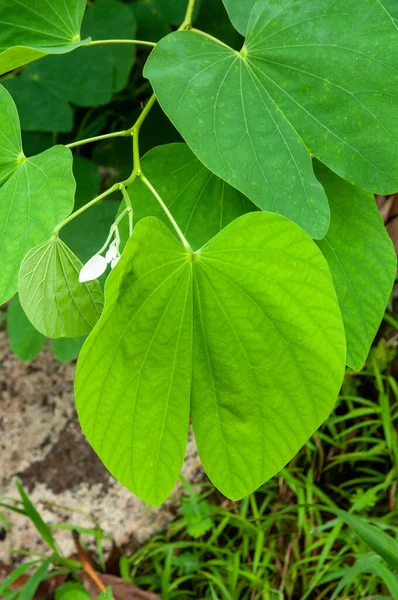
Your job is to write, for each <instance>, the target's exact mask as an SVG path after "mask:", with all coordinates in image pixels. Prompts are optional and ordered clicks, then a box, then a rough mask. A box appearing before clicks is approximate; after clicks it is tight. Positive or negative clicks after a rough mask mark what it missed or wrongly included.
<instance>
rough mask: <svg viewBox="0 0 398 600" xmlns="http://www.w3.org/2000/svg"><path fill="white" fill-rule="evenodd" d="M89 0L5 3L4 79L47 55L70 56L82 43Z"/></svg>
mask: <svg viewBox="0 0 398 600" xmlns="http://www.w3.org/2000/svg"><path fill="white" fill-rule="evenodd" d="M85 7H86V0H51V2H48V0H35V1H34V2H32V0H18V1H16V0H2V2H1V4H0V25H1V28H0V32H1V33H0V75H2V74H3V73H6V72H7V71H11V70H12V69H15V68H17V67H20V66H21V65H26V64H27V63H29V62H31V61H32V60H36V59H38V58H41V57H42V56H45V55H46V54H62V53H64V52H70V51H71V50H73V49H74V48H76V47H77V46H79V45H80V44H81V43H87V41H88V40H85V41H84V42H81V41H80V24H81V21H82V18H83V13H84V9H85Z"/></svg>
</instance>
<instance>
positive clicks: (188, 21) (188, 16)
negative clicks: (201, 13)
mask: <svg viewBox="0 0 398 600" xmlns="http://www.w3.org/2000/svg"><path fill="white" fill-rule="evenodd" d="M194 8H195V0H188V6H187V10H186V13H185V17H184V20H183V22H182V23H181V25H180V27H179V28H178V29H179V31H182V30H183V29H190V28H191V25H192V15H193V10H194Z"/></svg>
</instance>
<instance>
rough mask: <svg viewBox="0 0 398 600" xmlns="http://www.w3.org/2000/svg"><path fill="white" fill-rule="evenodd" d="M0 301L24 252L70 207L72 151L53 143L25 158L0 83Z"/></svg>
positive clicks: (11, 289) (14, 283) (13, 114)
mask: <svg viewBox="0 0 398 600" xmlns="http://www.w3.org/2000/svg"><path fill="white" fill-rule="evenodd" d="M1 183H2V185H1V187H0V224H1V225H0V256H1V265H0V304H3V303H4V302H5V301H6V300H8V299H9V298H11V296H13V294H15V292H16V289H17V282H18V271H19V267H20V265H21V262H22V259H23V257H24V256H25V254H26V253H27V252H28V251H29V250H30V249H31V248H33V247H34V246H36V245H38V244H40V243H42V242H43V241H44V240H46V239H48V238H49V236H50V235H51V233H52V230H53V229H54V227H55V226H56V225H57V223H59V222H60V221H61V220H62V219H64V218H65V217H66V216H67V215H68V214H69V213H70V212H71V210H72V207H73V197H74V192H75V180H74V178H73V174H72V154H71V152H70V150H68V148H65V146H54V147H53V148H51V149H50V150H46V151H45V152H42V153H41V154H37V155H36V156H33V157H31V158H26V157H25V156H24V154H23V151H22V145H21V134H20V129H19V120H18V114H17V111H16V108H15V104H14V102H13V100H12V98H11V96H10V95H9V93H8V92H7V91H6V90H5V89H4V88H3V87H2V86H0V184H1Z"/></svg>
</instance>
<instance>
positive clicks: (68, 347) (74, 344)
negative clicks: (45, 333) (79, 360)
mask: <svg viewBox="0 0 398 600" xmlns="http://www.w3.org/2000/svg"><path fill="white" fill-rule="evenodd" d="M85 339H86V336H83V337H78V338H58V339H55V340H51V350H52V352H53V354H54V356H55V358H56V359H57V360H58V361H59V362H61V363H68V362H71V360H73V359H74V358H76V357H77V355H78V354H79V352H80V350H81V349H82V346H83V344H84V341H85Z"/></svg>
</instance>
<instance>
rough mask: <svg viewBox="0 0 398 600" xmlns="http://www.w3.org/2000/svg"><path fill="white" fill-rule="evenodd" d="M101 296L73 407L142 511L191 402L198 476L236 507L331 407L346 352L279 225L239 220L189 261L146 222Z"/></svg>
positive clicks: (320, 270) (270, 219) (287, 230)
mask: <svg viewBox="0 0 398 600" xmlns="http://www.w3.org/2000/svg"><path fill="white" fill-rule="evenodd" d="M105 297H106V303H105V310H104V313H103V315H102V316H101V318H100V320H99V322H98V324H97V326H96V327H95V329H94V331H93V332H92V334H91V335H90V336H89V338H88V340H87V342H86V344H85V345H84V348H83V350H82V352H81V354H80V357H79V361H78V366H77V374H76V401H77V409H78V413H79V418H80V421H81V425H82V428H83V431H84V432H85V434H86V436H87V438H88V440H89V441H90V443H91V444H92V446H93V448H94V449H95V450H96V452H97V453H98V455H99V456H100V458H101V459H102V460H103V462H104V463H105V465H106V466H107V468H108V469H109V470H110V471H111V472H112V473H113V475H114V476H115V477H117V478H118V479H119V480H120V481H121V483H122V484H123V485H125V486H126V487H128V488H129V489H131V490H132V491H133V492H134V493H135V494H137V495H139V496H140V498H142V499H143V500H144V501H146V502H148V503H150V504H159V503H161V502H162V501H163V500H165V498H167V496H168V494H169V493H170V491H171V490H172V488H173V485H174V483H175V480H176V478H177V475H178V472H179V469H180V467H181V464H182V460H183V456H184V450H185V444H186V440H187V429H188V412H189V404H191V411H192V421H193V425H194V430H195V437H196V440H197V444H198V449H199V454H200V456H201V459H202V462H203V464H204V467H205V469H206V472H207V474H208V475H209V477H210V478H211V480H212V481H213V483H214V484H215V485H216V486H217V487H218V488H219V489H220V490H221V491H222V492H223V493H224V494H225V495H227V496H228V497H230V498H232V499H238V498H241V497H243V496H245V495H247V494H248V493H250V492H251V491H253V490H254V489H256V488H257V487H258V486H259V485H261V484H262V483H263V482H264V480H266V479H268V478H270V477H272V476H273V475H274V474H275V473H277V472H278V471H279V470H280V469H281V468H282V467H283V466H284V465H285V464H286V463H287V462H288V461H289V460H290V459H291V458H292V457H293V456H294V454H295V453H296V452H297V451H298V450H299V448H300V447H301V446H302V445H303V444H304V442H305V441H306V440H307V439H308V437H309V436H310V435H311V434H312V433H313V432H314V431H315V430H316V428H317V427H318V426H319V425H320V424H321V423H322V422H323V421H324V419H325V418H326V417H327V415H328V413H329V412H330V410H331V408H332V406H333V403H334V401H335V398H336V396H337V393H338V390H339V387H340V384H341V381H342V378H343V375H344V365H345V355H346V346H345V338H344V329H343V323H342V320H341V315H340V311H339V307H338V303H337V298H336V296H335V292H334V288H333V283H332V279H331V276H330V272H329V269H328V266H327V264H326V261H325V259H324V258H323V256H322V254H321V252H320V251H319V249H318V248H317V246H316V244H314V242H313V241H312V240H311V239H310V238H309V237H308V236H307V234H305V233H304V232H303V231H302V230H301V229H300V228H299V227H297V226H296V225H295V224H294V223H292V222H291V221H289V220H288V219H285V218H284V217H281V216H279V215H275V214H272V213H263V212H261V213H260V212H255V213H249V214H246V215H244V216H242V217H239V218H238V219H236V220H235V221H234V222H233V223H231V224H230V225H228V226H227V227H226V228H225V229H223V230H222V231H221V232H220V233H219V234H217V235H216V236H215V237H214V238H212V239H211V240H210V241H209V242H208V243H207V244H205V246H203V247H202V248H201V249H200V250H198V251H197V252H195V253H190V252H187V251H186V250H185V249H184V248H183V247H182V246H181V244H179V242H178V241H177V240H176V239H175V237H174V236H173V234H171V233H170V231H169V230H168V229H167V228H166V227H165V226H164V225H163V224H162V223H161V222H160V221H159V220H158V219H156V218H153V217H147V218H145V219H142V220H141V221H140V222H139V223H138V224H137V225H136V226H135V229H134V232H133V235H132V236H131V238H130V240H129V241H128V243H127V245H126V247H125V249H124V251H123V255H122V257H121V259H120V262H119V265H118V268H117V269H116V270H115V271H114V272H112V273H111V275H110V276H109V277H108V279H107V283H106V286H105ZM93 369H95V374H96V376H95V377H94V378H93V377H91V376H90V375H91V373H92V372H93ZM126 418H127V419H128V421H127V423H126ZM242 439H244V444H242Z"/></svg>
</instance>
